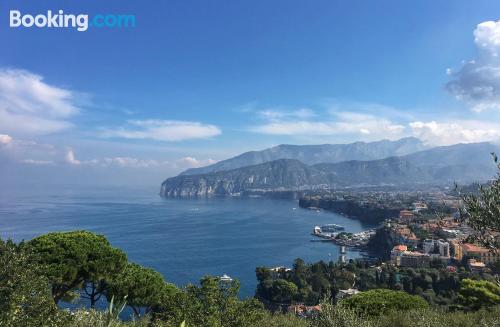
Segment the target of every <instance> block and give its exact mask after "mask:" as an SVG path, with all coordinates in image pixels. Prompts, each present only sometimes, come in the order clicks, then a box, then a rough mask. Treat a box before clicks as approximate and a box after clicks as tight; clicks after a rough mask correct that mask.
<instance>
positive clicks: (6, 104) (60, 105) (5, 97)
mask: <svg viewBox="0 0 500 327" xmlns="http://www.w3.org/2000/svg"><path fill="white" fill-rule="evenodd" d="M75 101H76V96H75V93H74V92H72V91H70V90H67V89H63V88H59V87H56V86H53V85H49V84H47V83H45V82H44V81H43V77H42V76H39V75H36V74H33V73H30V72H28V71H25V70H19V69H0V130H2V131H6V132H9V133H12V134H14V135H16V134H29V135H39V134H50V133H55V132H59V131H62V130H65V129H67V128H70V127H71V126H72V124H71V123H70V122H69V121H68V119H69V118H70V117H71V116H73V115H75V114H77V113H78V112H79V109H78V107H77V106H76V104H75Z"/></svg>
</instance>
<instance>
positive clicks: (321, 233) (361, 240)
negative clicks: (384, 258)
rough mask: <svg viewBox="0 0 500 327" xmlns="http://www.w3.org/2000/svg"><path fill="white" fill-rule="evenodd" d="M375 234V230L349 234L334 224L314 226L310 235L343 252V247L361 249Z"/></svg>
mask: <svg viewBox="0 0 500 327" xmlns="http://www.w3.org/2000/svg"><path fill="white" fill-rule="evenodd" d="M374 234H375V229H369V230H366V231H361V232H358V233H349V232H346V231H345V228H344V227H343V226H340V225H336V224H327V225H324V226H315V227H314V229H313V232H312V235H313V236H315V237H318V238H321V239H322V240H325V241H330V242H333V243H335V244H337V245H340V246H341V247H342V249H343V250H344V251H345V247H356V248H361V247H364V246H366V245H367V243H368V241H369V240H370V238H371V236H372V235H374Z"/></svg>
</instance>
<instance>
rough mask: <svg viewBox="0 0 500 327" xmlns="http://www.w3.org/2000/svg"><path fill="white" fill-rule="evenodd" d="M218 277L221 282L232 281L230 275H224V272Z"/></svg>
mask: <svg viewBox="0 0 500 327" xmlns="http://www.w3.org/2000/svg"><path fill="white" fill-rule="evenodd" d="M219 279H220V280H221V281H222V282H232V281H233V279H232V278H231V277H229V276H228V275H226V274H224V275H222V276H220V277H219Z"/></svg>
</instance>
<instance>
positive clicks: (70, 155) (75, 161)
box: [64, 150, 81, 165]
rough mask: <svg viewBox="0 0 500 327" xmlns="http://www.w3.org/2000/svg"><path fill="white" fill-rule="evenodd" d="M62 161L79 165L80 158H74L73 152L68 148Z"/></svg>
mask: <svg viewBox="0 0 500 327" xmlns="http://www.w3.org/2000/svg"><path fill="white" fill-rule="evenodd" d="M64 161H65V162H66V163H68V164H70V165H79V164H80V163H81V161H80V160H78V159H76V158H75V153H74V152H73V150H68V151H67V152H66V155H65V157H64Z"/></svg>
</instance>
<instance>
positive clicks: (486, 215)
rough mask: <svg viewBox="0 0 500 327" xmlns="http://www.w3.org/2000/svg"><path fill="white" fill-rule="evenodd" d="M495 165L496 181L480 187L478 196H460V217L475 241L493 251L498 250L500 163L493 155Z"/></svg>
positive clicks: (499, 247) (499, 240) (499, 246)
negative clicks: (461, 204)
mask: <svg viewBox="0 0 500 327" xmlns="http://www.w3.org/2000/svg"><path fill="white" fill-rule="evenodd" d="M493 159H494V162H495V165H496V166H497V168H498V170H499V172H498V173H497V176H496V179H495V180H493V181H492V182H491V184H489V185H486V186H484V185H481V186H480V187H479V190H478V191H479V192H478V193H479V194H474V193H465V194H461V197H462V200H463V202H464V210H463V212H462V216H463V217H464V218H465V220H466V222H467V224H468V225H469V226H470V227H472V228H473V229H474V230H475V231H476V234H475V235H473V236H474V237H475V239H477V241H479V242H480V243H482V244H483V245H485V246H487V247H489V248H491V249H493V250H495V249H497V250H498V249H500V238H499V237H498V235H499V234H500V163H499V162H498V157H497V156H496V154H493Z"/></svg>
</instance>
